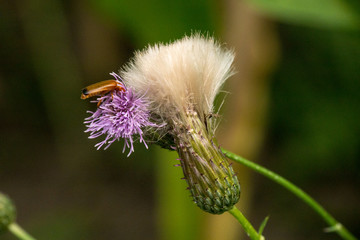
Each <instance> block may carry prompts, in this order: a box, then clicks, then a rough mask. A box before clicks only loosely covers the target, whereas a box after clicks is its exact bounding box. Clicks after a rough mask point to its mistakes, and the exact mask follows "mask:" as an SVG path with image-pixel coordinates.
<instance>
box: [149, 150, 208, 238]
mask: <svg viewBox="0 0 360 240" xmlns="http://www.w3.org/2000/svg"><path fill="white" fill-rule="evenodd" d="M155 151H156V152H155V158H156V166H155V169H156V171H157V173H156V178H157V179H156V190H157V192H156V201H157V203H156V205H157V230H158V237H157V239H160V240H167V239H171V240H183V239H186V240H196V239H199V229H200V222H201V221H199V220H200V212H201V211H200V210H198V211H196V210H197V207H196V205H195V204H193V202H192V199H191V197H190V192H188V190H186V188H187V185H186V182H185V181H184V180H181V179H180V178H182V177H183V172H182V170H181V168H180V167H174V166H173V165H175V164H178V161H176V160H175V159H176V158H178V155H177V153H176V152H175V151H167V150H164V149H160V148H155ZM175 161H176V162H175Z"/></svg>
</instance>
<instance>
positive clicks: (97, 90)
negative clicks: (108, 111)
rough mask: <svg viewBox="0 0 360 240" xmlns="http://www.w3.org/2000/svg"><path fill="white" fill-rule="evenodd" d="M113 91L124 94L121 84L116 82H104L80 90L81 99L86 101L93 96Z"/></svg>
mask: <svg viewBox="0 0 360 240" xmlns="http://www.w3.org/2000/svg"><path fill="white" fill-rule="evenodd" d="M114 90H118V91H123V92H125V90H126V89H125V87H124V85H123V84H122V83H119V82H118V81H116V80H105V81H101V82H98V83H94V84H91V85H90V86H87V87H86V88H83V89H82V90H81V97H80V98H81V99H87V98H90V97H93V96H99V95H105V94H107V93H109V92H112V91H114Z"/></svg>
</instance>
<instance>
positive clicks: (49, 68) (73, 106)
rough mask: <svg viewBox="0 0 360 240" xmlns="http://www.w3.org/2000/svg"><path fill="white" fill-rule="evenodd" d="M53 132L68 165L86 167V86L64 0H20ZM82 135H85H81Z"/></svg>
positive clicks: (63, 161) (61, 157)
mask: <svg viewBox="0 0 360 240" xmlns="http://www.w3.org/2000/svg"><path fill="white" fill-rule="evenodd" d="M17 3H18V5H17V7H18V9H19V13H20V16H21V21H22V25H23V28H24V35H25V39H26V41H27V43H28V46H29V49H30V52H31V56H32V61H33V65H34V68H35V72H36V75H37V77H38V81H39V86H40V88H41V91H42V95H43V97H44V102H45V107H46V110H47V114H48V117H49V121H50V124H51V126H52V131H53V132H54V135H55V137H54V138H55V144H56V151H57V152H56V154H53V155H52V157H54V158H55V156H59V159H53V160H55V161H56V160H60V162H61V163H62V164H65V165H66V166H67V167H69V166H71V167H75V166H80V165H81V166H82V161H85V160H87V157H86V156H85V154H90V153H89V151H83V149H84V147H85V146H86V142H85V141H83V139H84V136H83V135H82V134H81V131H74V129H81V128H83V124H82V120H83V116H84V115H85V113H83V114H82V113H81V111H79V110H80V109H83V108H81V104H82V103H81V102H80V101H79V100H78V99H79V95H80V89H81V88H82V83H81V77H80V70H79V66H78V62H77V60H76V58H75V55H74V53H73V49H71V47H70V46H72V39H71V38H70V27H69V24H68V23H67V20H66V16H65V13H64V7H63V5H62V3H63V1H59V0H52V1H48V0H34V1H17ZM80 134H81V137H80ZM75 168H76V167H75Z"/></svg>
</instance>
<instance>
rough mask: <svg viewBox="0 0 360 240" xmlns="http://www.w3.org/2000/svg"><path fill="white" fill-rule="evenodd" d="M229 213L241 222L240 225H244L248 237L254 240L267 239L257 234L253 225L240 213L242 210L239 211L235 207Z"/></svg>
mask: <svg viewBox="0 0 360 240" xmlns="http://www.w3.org/2000/svg"><path fill="white" fill-rule="evenodd" d="M229 213H231V215H233V216H234V217H235V218H236V219H237V220H238V221H239V223H240V224H241V225H242V227H243V228H244V230H245V232H246V233H247V235H248V236H249V237H250V238H251V239H252V240H263V239H265V238H264V237H263V236H261V235H259V234H258V233H257V232H256V230H255V229H254V227H253V226H252V225H251V223H250V222H249V221H248V220H247V219H246V218H245V217H244V215H243V214H242V213H241V212H240V210H239V209H237V208H236V207H235V206H234V207H233V208H232V209H230V210H229Z"/></svg>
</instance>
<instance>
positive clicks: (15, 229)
mask: <svg viewBox="0 0 360 240" xmlns="http://www.w3.org/2000/svg"><path fill="white" fill-rule="evenodd" d="M8 229H9V231H10V232H12V234H14V235H15V236H16V237H18V238H19V239H21V240H35V238H33V237H32V236H30V235H29V234H28V233H27V232H25V230H24V229H22V228H21V227H20V226H19V225H18V224H17V223H15V222H14V223H11V224H10V225H9V226H8Z"/></svg>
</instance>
